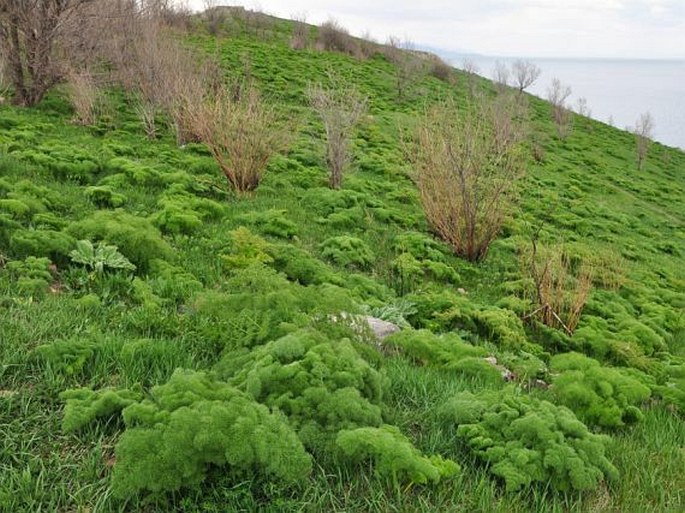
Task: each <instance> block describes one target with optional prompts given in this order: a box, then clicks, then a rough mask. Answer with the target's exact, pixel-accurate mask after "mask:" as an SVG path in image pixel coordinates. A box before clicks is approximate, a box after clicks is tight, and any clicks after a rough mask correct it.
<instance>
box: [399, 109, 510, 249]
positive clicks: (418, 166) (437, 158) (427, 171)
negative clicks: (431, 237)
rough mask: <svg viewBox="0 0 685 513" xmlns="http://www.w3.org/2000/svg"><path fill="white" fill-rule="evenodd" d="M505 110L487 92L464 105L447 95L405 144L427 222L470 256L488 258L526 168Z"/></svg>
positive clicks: (436, 231) (437, 232)
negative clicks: (459, 107) (470, 103)
mask: <svg viewBox="0 0 685 513" xmlns="http://www.w3.org/2000/svg"><path fill="white" fill-rule="evenodd" d="M504 114H505V113H504V112H503V111H498V109H497V108H496V107H495V106H494V105H493V104H492V103H491V102H489V101H488V100H486V99H484V98H483V99H480V100H479V101H477V102H476V103H475V105H473V106H470V107H469V108H467V109H466V110H465V111H460V110H459V109H458V108H457V106H456V104H455V103H454V101H453V100H447V101H445V102H443V103H441V104H440V105H437V106H436V107H434V108H432V109H430V110H428V111H427V112H426V113H425V115H424V116H423V117H422V119H420V121H419V123H418V126H417V129H416V132H415V134H414V138H413V140H412V141H410V142H409V143H408V144H407V145H406V146H405V149H406V153H407V156H408V158H409V159H410V160H411V162H412V163H413V166H414V180H415V182H416V184H417V186H418V189H419V194H420V198H421V204H422V206H423V210H424V212H425V214H426V218H427V220H428V223H429V225H430V226H431V228H432V229H433V231H434V232H435V233H436V234H438V235H439V236H440V237H441V238H442V239H443V240H445V241H446V242H448V243H449V244H450V245H451V246H452V248H453V250H454V252H455V253H456V254H457V255H459V256H462V257H464V258H466V259H467V260H470V261H479V260H482V259H483V258H485V256H486V254H487V251H488V248H489V247H490V244H491V243H492V241H493V240H494V239H495V237H496V236H497V234H498V232H499V231H500V229H501V227H502V224H503V223H504V221H505V219H506V218H507V216H508V215H510V213H511V208H512V206H513V204H514V200H515V191H514V188H515V185H516V183H517V180H518V179H519V178H520V177H521V176H522V174H523V160H522V153H521V152H520V151H519V148H518V143H519V140H520V136H519V135H517V134H519V131H518V130H517V129H516V127H515V124H513V123H509V122H508V121H505V120H504V119H497V118H498V117H501V116H503V115H504ZM511 116H512V115H511V114H509V117H511ZM498 132H499V133H501V135H500V136H497V135H496V133H498Z"/></svg>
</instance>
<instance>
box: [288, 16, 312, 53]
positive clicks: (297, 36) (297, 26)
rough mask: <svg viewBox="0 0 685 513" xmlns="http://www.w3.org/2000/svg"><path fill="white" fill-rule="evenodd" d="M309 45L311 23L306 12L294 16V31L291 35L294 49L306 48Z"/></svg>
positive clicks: (291, 45)
mask: <svg viewBox="0 0 685 513" xmlns="http://www.w3.org/2000/svg"><path fill="white" fill-rule="evenodd" d="M308 46H309V25H307V17H306V15H304V14H298V15H295V16H293V33H292V36H290V47H291V48H292V49H293V50H304V49H305V48H307V47H308Z"/></svg>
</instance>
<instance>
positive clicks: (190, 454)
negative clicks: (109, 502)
mask: <svg viewBox="0 0 685 513" xmlns="http://www.w3.org/2000/svg"><path fill="white" fill-rule="evenodd" d="M123 416H124V422H125V423H126V425H127V429H126V431H125V432H124V434H123V435H122V436H121V438H120V440H119V443H118V444H117V446H116V458H117V461H116V464H115V466H114V472H113V476H112V487H113V491H114V492H115V494H117V495H119V496H130V495H132V494H135V493H136V492H139V491H143V490H147V491H151V492H170V491H176V490H179V489H180V488H182V487H184V486H195V485H198V484H199V483H201V482H202V481H203V480H204V479H205V477H206V474H207V470H208V467H209V466H210V465H212V466H220V467H228V468H229V469H231V470H234V471H243V472H248V473H250V474H251V473H253V472H258V473H260V474H264V475H266V476H268V477H270V478H273V479H275V480H278V481H282V482H286V483H294V482H296V481H298V480H300V479H303V478H305V477H306V476H308V475H309V473H310V471H311V467H312V462H311V457H310V456H309V454H307V453H306V452H305V450H304V448H303V447H302V444H301V443H300V441H299V440H298V438H297V436H296V435H295V433H294V432H293V430H292V429H291V428H290V427H289V426H288V424H287V423H286V422H285V420H284V419H283V418H282V417H281V416H279V415H277V414H274V413H271V412H270V411H269V409H268V408H267V407H266V406H263V405H260V404H257V403H256V402H255V401H254V400H253V399H251V398H250V397H249V396H248V395H246V394H245V393H243V392H241V391H239V390H237V389H236V388H234V387H232V386H230V385H228V384H226V383H224V382H221V381H216V380H214V379H212V378H211V377H210V376H209V375H207V374H205V373H202V372H194V371H188V370H182V369H179V370H177V371H176V372H175V373H174V374H173V376H172V377H171V379H170V380H169V381H168V383H166V384H164V385H159V386H156V387H154V388H153V389H152V390H151V398H150V399H145V400H144V401H142V402H140V403H135V404H132V405H130V406H128V407H127V408H126V409H125V410H124V411H123Z"/></svg>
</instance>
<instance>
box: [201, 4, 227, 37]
mask: <svg viewBox="0 0 685 513" xmlns="http://www.w3.org/2000/svg"><path fill="white" fill-rule="evenodd" d="M202 5H203V7H204V12H203V13H202V14H203V16H204V18H205V20H206V21H207V30H208V31H209V33H210V34H212V35H213V36H216V35H218V34H219V31H220V30H221V27H222V26H223V24H224V23H225V22H226V18H227V16H226V11H225V10H224V9H223V8H222V7H220V6H219V5H218V2H217V0H202Z"/></svg>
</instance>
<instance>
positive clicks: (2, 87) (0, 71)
mask: <svg viewBox="0 0 685 513" xmlns="http://www.w3.org/2000/svg"><path fill="white" fill-rule="evenodd" d="M10 87H11V84H10V80H9V76H8V73H7V62H5V59H4V55H2V54H0V105H2V104H3V103H5V96H6V95H7V93H8V92H9V90H10Z"/></svg>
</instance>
